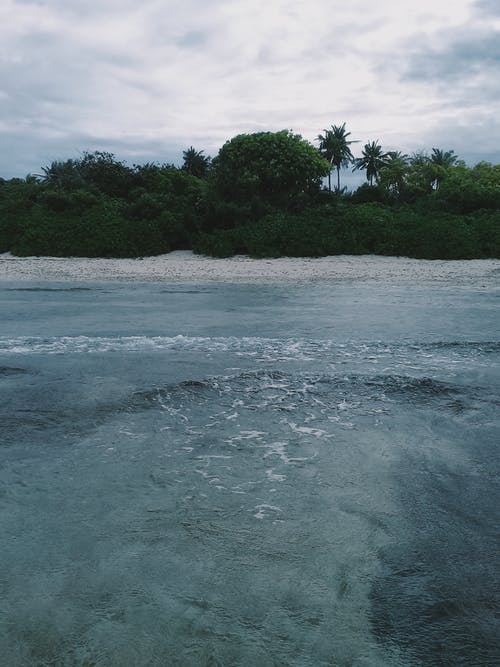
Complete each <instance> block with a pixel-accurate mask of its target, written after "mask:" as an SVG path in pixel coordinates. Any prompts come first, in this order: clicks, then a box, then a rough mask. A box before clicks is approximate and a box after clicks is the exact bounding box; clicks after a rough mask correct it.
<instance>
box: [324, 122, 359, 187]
mask: <svg viewBox="0 0 500 667" xmlns="http://www.w3.org/2000/svg"><path fill="white" fill-rule="evenodd" d="M323 132H324V134H319V135H318V137H317V141H319V152H320V153H321V155H322V156H323V157H324V158H325V159H326V160H328V162H329V163H330V165H331V167H332V169H333V167H335V168H336V170H337V192H338V193H340V169H341V168H342V167H347V166H348V165H349V163H350V162H352V161H353V160H354V156H353V154H352V153H351V149H350V148H349V146H350V145H351V144H354V143H356V142H354V141H347V137H348V136H349V135H350V134H351V133H350V132H346V129H345V123H343V124H342V125H332V127H331V129H330V130H323ZM328 189H329V190H330V192H331V190H332V183H331V172H330V173H329V174H328Z"/></svg>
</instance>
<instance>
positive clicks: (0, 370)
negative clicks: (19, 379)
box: [0, 366, 29, 377]
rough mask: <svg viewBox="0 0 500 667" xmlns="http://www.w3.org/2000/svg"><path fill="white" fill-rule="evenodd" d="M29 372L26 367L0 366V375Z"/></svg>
mask: <svg viewBox="0 0 500 667" xmlns="http://www.w3.org/2000/svg"><path fill="white" fill-rule="evenodd" d="M25 373H29V371H28V370H27V369H26V368H13V367H11V366H0V377H1V376H3V375H24V374H25Z"/></svg>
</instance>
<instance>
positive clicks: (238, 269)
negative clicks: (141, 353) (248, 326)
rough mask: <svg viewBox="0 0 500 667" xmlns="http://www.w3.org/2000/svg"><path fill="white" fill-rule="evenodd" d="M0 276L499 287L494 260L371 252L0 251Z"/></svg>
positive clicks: (498, 261)
mask: <svg viewBox="0 0 500 667" xmlns="http://www.w3.org/2000/svg"><path fill="white" fill-rule="evenodd" d="M0 280H34V281H37V280H38V281H67V280H70V281H96V282H100V281H141V282H179V283H190V282H191V283H207V282H228V283H317V282H322V283H324V282H327V283H376V284H380V283H384V284H388V285H423V284H425V285H431V284H432V285H443V286H450V287H452V286H475V287H486V288H492V287H500V259H477V260H423V259H409V258H406V257H381V256H375V255H360V256H351V255H336V256H332V257H320V258H303V257H281V258H278V259H251V258H250V257H245V256H237V257H230V258H227V259H214V258H210V257H204V256H200V255H195V254H193V253H192V252H191V251H187V250H185V251H176V252H171V253H169V254H166V255H158V256H156V257H144V258H140V259H102V258H99V259H87V258H81V257H68V258H60V257H14V256H13V255H11V254H9V253H4V254H0Z"/></svg>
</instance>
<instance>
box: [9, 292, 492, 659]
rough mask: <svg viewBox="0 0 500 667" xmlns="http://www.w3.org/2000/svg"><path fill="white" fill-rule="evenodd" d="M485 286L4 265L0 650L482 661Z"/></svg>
mask: <svg viewBox="0 0 500 667" xmlns="http://www.w3.org/2000/svg"><path fill="white" fill-rule="evenodd" d="M499 297H500V291H498V290H489V291H482V290H481V289H471V288H460V289H458V288H457V289H453V288H450V287H441V288H429V287H418V286H414V287H412V288H397V287H390V286H384V285H378V286H364V287H360V286H355V285H347V286H346V285H344V286H338V285H308V286H305V285H304V286H297V285H274V286H273V285H201V286H193V285H164V284H157V283H151V284H125V283H121V284H118V283H106V284H89V283H85V284H73V283H12V282H3V283H2V287H1V290H0V308H1V311H0V312H1V320H0V428H1V441H0V539H1V549H0V591H1V595H0V656H1V660H0V662H1V664H2V665H8V666H9V667H16V666H22V667H25V666H31V665H36V666H45V665H47V666H48V665H50V666H59V665H61V666H62V665H64V666H68V667H69V666H71V667H73V666H88V667H90V666H95V667H97V666H106V667H108V666H113V665H116V666H120V667H127V666H128V665H136V666H141V667H142V666H146V665H148V666H157V665H158V666H165V665H166V666H189V667H190V666H194V667H197V666H202V667H203V666H205V665H206V666H209V665H210V666H215V665H224V666H228V667H229V666H238V665H241V666H254V665H255V666H256V667H267V666H269V667H271V666H278V665H279V666H287V667H288V666H292V667H293V666H297V667H299V666H300V667H302V666H304V667H306V666H319V665H329V666H339V667H344V666H345V667H347V666H358V665H359V666H372V665H373V666H381V667H382V666H383V667H391V666H406V665H410V666H412V665H422V666H424V665H425V666H426V667H427V666H433V665H450V666H457V665H464V666H465V665H467V666H488V665H492V666H493V665H498V664H500V659H499V656H500V652H499V643H498V637H499V630H500V628H499V624H498V616H497V615H496V614H497V612H498V606H497V604H498V584H499V577H498V574H499V569H498V568H499V550H498V516H499V509H498V508H499V506H500V493H499V486H498V460H499V457H498V450H499V445H500V342H499V305H500V299H499Z"/></svg>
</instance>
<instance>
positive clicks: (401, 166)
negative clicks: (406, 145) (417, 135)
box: [379, 151, 410, 197]
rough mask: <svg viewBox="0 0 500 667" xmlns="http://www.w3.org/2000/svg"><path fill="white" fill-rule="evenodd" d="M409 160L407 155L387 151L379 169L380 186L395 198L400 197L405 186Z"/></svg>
mask: <svg viewBox="0 0 500 667" xmlns="http://www.w3.org/2000/svg"><path fill="white" fill-rule="evenodd" d="M409 160H410V158H409V157H408V155H405V154H403V153H401V151H389V152H388V153H387V156H386V162H385V164H384V166H383V167H381V168H380V174H379V179H380V185H381V186H382V187H384V188H386V190H387V191H388V192H390V193H392V194H394V195H396V197H399V196H400V195H401V191H402V190H403V187H404V186H405V184H406V181H407V177H408V167H409Z"/></svg>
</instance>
